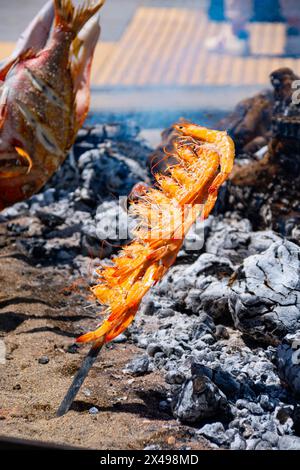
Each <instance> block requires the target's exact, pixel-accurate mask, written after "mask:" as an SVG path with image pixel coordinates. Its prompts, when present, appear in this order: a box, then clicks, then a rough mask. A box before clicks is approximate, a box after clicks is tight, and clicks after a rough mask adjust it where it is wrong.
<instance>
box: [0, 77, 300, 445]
mask: <svg viewBox="0 0 300 470" xmlns="http://www.w3.org/2000/svg"><path fill="white" fill-rule="evenodd" d="M284 77H285V78H284ZM288 77H290V78H291V77H292V76H291V74H290V72H288V73H287V74H284V73H283V72H280V74H279V76H277V75H275V74H273V84H274V86H275V93H272V92H266V93H263V94H262V95H260V96H258V97H255V98H254V99H250V100H248V101H247V102H246V103H244V104H243V105H240V106H239V107H238V109H237V110H236V111H235V113H234V115H233V116H234V117H233V116H231V118H230V119H231V133H232V134H233V136H234V137H235V138H236V141H237V144H238V145H237V147H238V156H237V163H238V165H237V166H236V168H235V171H234V173H233V176H232V180H231V182H230V183H229V184H227V187H226V188H225V191H224V193H225V198H224V200H223V202H222V201H221V204H219V206H218V209H217V212H216V214H215V215H214V216H211V217H210V218H209V219H208V220H207V221H206V222H205V223H203V225H202V226H200V227H199V226H198V227H197V229H194V236H195V238H197V237H199V238H201V233H203V234H204V235H205V237H204V238H205V240H204V244H201V243H200V245H199V246H198V247H197V248H196V249H195V248H194V249H193V250H192V251H190V250H189V249H188V247H187V246H185V247H184V248H183V250H182V251H181V252H180V254H179V256H178V259H177V262H176V264H175V265H174V266H173V267H172V268H171V269H170V271H169V272H168V274H167V276H166V277H165V278H164V279H163V281H162V282H161V283H160V284H158V285H157V286H156V287H155V288H154V289H152V290H151V291H150V293H149V294H148V295H147V297H146V298H145V299H144V301H143V303H142V305H141V308H140V311H139V314H138V316H137V319H136V321H135V322H134V324H133V325H132V326H131V328H130V329H129V330H128V331H127V332H126V335H122V338H121V340H122V341H123V342H124V343H122V345H124V344H126V341H127V342H133V343H135V344H136V345H137V346H138V347H139V348H140V350H141V354H140V356H138V357H135V358H133V359H132V362H131V363H130V364H128V366H127V367H126V369H125V370H124V373H126V374H132V375H133V376H141V375H143V374H151V373H152V372H153V371H159V372H160V373H161V374H162V375H163V376H164V377H165V392H166V393H165V398H164V399H163V400H162V401H161V403H160V404H159V410H160V412H161V414H162V416H165V415H170V416H173V417H175V418H176V419H178V420H179V421H180V422H182V423H183V425H184V426H185V429H186V426H188V427H189V433H190V436H191V440H193V441H195V442H197V441H198V440H199V439H201V437H202V436H204V437H205V438H206V439H207V440H209V441H210V443H211V444H212V445H213V446H215V447H221V448H228V449H249V450H250V449H256V450H259V449H300V412H299V409H300V405H299V394H300V380H299V377H300V370H299V354H298V352H299V347H300V340H298V334H299V331H300V296H299V292H300V248H299V237H300V235H299V234H300V228H299V225H298V223H299V222H298V217H299V205H298V201H299V196H300V194H299V187H300V186H299V175H298V174H297V171H296V169H297V168H298V166H297V162H298V161H299V158H300V153H298V147H297V145H298V144H297V142H298V134H297V132H298V131H296V129H297V126H298V124H297V123H298V114H297V113H298V107H297V106H296V107H295V106H294V105H293V103H292V102H291V96H290V94H289V91H290V90H291V87H290V83H291V82H290V81H289V78H288ZM282 84H285V85H286V86H283V87H282ZM278 87H279V89H278V90H277V88H278ZM283 90H284V92H283ZM286 90H287V92H286ZM274 109H275V115H274V111H273V110H274ZM299 120H300V117H299ZM224 125H226V126H227V127H228V126H229V124H228V123H227V124H225V123H224ZM291 129H292V130H291ZM164 137H165V142H164V144H167V143H168V142H169V140H170V139H172V135H171V134H170V133H169V132H166V133H165V135H164ZM270 142H271V143H270ZM291 149H292V150H291ZM285 152H287V158H285ZM293 152H294V153H293ZM150 154H151V149H149V148H148V147H147V146H146V145H145V143H144V141H142V140H141V139H140V138H139V137H138V130H137V129H136V127H135V125H134V124H132V125H118V124H116V125H100V126H95V127H92V128H90V129H84V130H82V131H81V132H80V134H79V136H78V139H77V142H76V145H75V146H74V149H73V153H72V154H71V155H70V156H69V158H68V159H67V161H66V162H65V163H64V164H63V166H62V167H61V169H60V170H59V172H58V173H57V174H56V175H55V177H54V178H53V179H52V181H50V182H49V184H48V185H47V187H45V189H44V190H43V191H42V192H41V193H39V194H37V195H36V196H34V197H32V198H31V199H30V200H29V201H27V202H23V203H20V204H17V205H15V206H13V207H11V208H9V209H6V210H5V211H3V212H2V214H1V226H2V228H4V229H5V230H2V231H1V235H0V238H1V239H0V243H1V244H2V246H5V245H7V244H10V245H12V246H15V247H16V249H17V250H19V251H21V252H22V253H23V255H24V256H25V257H26V259H27V260H28V262H29V263H35V264H38V265H40V267H41V275H42V269H43V265H51V266H53V267H54V268H55V269H60V268H63V269H69V270H70V272H71V274H72V276H73V277H74V278H75V277H76V276H77V277H78V276H82V275H84V276H85V278H86V279H87V281H88V282H90V283H92V282H93V276H92V273H88V272H87V267H88V266H89V265H90V260H91V257H96V261H95V263H94V264H95V265H96V264H97V263H98V262H99V261H98V259H99V258H101V257H108V256H109V255H110V254H111V252H112V251H114V252H115V251H117V249H118V247H119V245H120V244H121V243H124V241H125V240H119V239H118V238H117V239H116V238H115V237H114V233H113V232H114V226H113V225H114V223H115V221H116V220H117V219H118V214H119V212H118V211H119V202H118V197H119V196H125V195H127V194H128V193H129V192H130V190H131V188H132V187H133V185H134V184H136V183H137V182H140V181H144V182H148V181H149V179H150V178H149V172H148V171H147V170H146V162H147V161H148V160H149V159H151V158H153V154H152V157H150ZM155 155H156V156H159V153H156V154H154V156H155ZM290 157H291V158H290ZM159 161H160V160H159V158H158V159H157V160H156V162H154V164H157V163H158V162H159ZM291 163H292V165H291ZM124 210H126V209H124ZM218 211H219V213H218ZM116 215H117V217H116ZM101 224H102V226H103V227H104V229H105V230H104V232H105V239H106V240H105V243H102V242H101V237H99V232H98V229H99V225H101ZM110 231H111V232H112V233H111V235H110ZM72 276H71V277H72ZM97 310H99V309H98V308H97V307H96V308H95V310H94V311H95V313H97ZM98 321H99V318H96V317H95V321H94V323H95V324H96V323H97V322H98ZM91 322H92V320H91ZM87 326H88V325H87ZM89 326H91V325H89ZM79 333H81V332H79V331H74V336H76V335H77V334H79ZM118 341H120V338H119V339H118ZM115 347H118V345H117V344H116V345H115Z"/></svg>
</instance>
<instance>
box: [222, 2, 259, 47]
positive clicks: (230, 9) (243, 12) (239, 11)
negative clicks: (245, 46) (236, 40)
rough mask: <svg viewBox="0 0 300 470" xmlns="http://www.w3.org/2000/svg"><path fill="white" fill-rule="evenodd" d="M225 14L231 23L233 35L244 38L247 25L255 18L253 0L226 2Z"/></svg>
mask: <svg viewBox="0 0 300 470" xmlns="http://www.w3.org/2000/svg"><path fill="white" fill-rule="evenodd" d="M225 14H226V18H227V19H228V20H229V21H230V22H231V25H232V32H233V34H234V35H235V36H237V37H241V36H242V38H244V35H245V33H247V23H248V22H249V21H250V19H251V17H252V16H253V0H225Z"/></svg>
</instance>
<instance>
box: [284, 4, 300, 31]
mask: <svg viewBox="0 0 300 470" xmlns="http://www.w3.org/2000/svg"><path fill="white" fill-rule="evenodd" d="M280 5H281V12H282V15H283V16H284V18H285V19H286V21H287V23H288V25H289V27H290V28H291V29H294V31H295V32H296V31H297V32H298V33H299V34H300V3H299V0H280Z"/></svg>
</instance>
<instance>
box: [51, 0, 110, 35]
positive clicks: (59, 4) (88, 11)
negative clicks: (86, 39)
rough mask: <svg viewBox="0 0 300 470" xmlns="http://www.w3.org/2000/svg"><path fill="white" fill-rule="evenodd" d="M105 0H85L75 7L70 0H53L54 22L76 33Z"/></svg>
mask: <svg viewBox="0 0 300 470" xmlns="http://www.w3.org/2000/svg"><path fill="white" fill-rule="evenodd" d="M104 3H105V0H97V1H93V0H86V1H85V2H84V3H82V4H81V5H79V6H78V7H77V8H75V7H74V5H73V2H72V0H54V7H55V24H56V26H60V27H62V28H63V29H66V30H71V31H72V32H73V33H75V34H76V35H77V33H79V31H80V30H81V28H82V27H83V26H84V25H85V23H87V21H88V20H89V19H90V18H92V16H94V14H95V13H97V11H99V10H100V8H101V7H102V6H103V5H104Z"/></svg>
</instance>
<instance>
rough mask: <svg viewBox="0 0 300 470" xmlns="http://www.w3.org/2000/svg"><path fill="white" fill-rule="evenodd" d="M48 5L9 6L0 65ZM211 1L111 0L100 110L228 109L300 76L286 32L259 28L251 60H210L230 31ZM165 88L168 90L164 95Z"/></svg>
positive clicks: (99, 56) (97, 89) (98, 67)
mask: <svg viewBox="0 0 300 470" xmlns="http://www.w3.org/2000/svg"><path fill="white" fill-rule="evenodd" d="M44 1H45V0H28V1H27V2H26V3H25V2H23V1H22V0H1V7H0V11H1V24H0V59H1V58H3V57H5V56H7V55H8V54H9V53H10V51H11V50H12V48H13V44H14V41H15V39H16V38H17V37H18V35H19V33H20V31H22V30H23V29H24V27H25V26H26V24H27V23H28V22H29V21H30V19H31V18H32V17H33V15H34V13H35V12H36V11H38V10H39V8H40V7H41V5H43V4H44ZM206 5H207V0H107V3H106V5H105V6H104V8H103V10H102V19H101V24H102V40H101V42H100V43H99V45H98V46H97V50H96V54H95V60H94V66H93V72H92V88H93V94H94V95H93V100H92V108H93V109H94V110H96V111H97V110H100V109H101V110H106V111H111V112H113V113H117V112H118V110H120V111H121V112H122V113H126V111H127V112H131V111H142V112H145V111H147V110H156V109H168V110H169V109H173V110H175V109H180V110H184V109H186V110H195V109H199V108H200V109H217V108H219V109H228V108H230V107H231V106H232V105H233V104H234V103H236V101H237V100H239V99H242V98H243V97H246V96H249V95H250V94H251V93H254V92H255V91H256V90H258V89H261V88H262V87H265V86H267V85H268V83H269V74H270V72H271V71H273V70H274V69H276V68H278V67H281V66H287V67H291V68H293V69H294V70H295V71H296V72H298V73H300V58H299V59H297V60H295V59H287V58H284V57H283V53H284V46H285V25H284V24H282V23H278V24H274V23H273V24H271V23H252V24H250V26H249V29H250V33H251V55H250V56H248V57H233V56H229V55H220V54H216V53H208V52H207V51H206V49H205V47H204V43H205V39H206V37H208V36H213V35H215V34H217V33H218V32H219V31H220V30H221V29H224V30H225V29H226V28H228V27H229V26H228V24H226V23H215V22H211V21H209V19H208V17H207V14H206ZM162 88H163V91H162Z"/></svg>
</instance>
